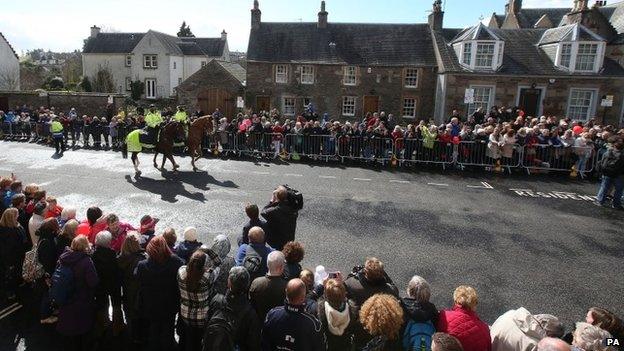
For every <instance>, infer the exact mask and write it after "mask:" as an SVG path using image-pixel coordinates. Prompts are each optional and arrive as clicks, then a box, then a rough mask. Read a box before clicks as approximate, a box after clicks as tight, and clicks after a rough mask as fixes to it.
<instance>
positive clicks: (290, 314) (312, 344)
mask: <svg viewBox="0 0 624 351" xmlns="http://www.w3.org/2000/svg"><path fill="white" fill-rule="evenodd" d="M262 350H263V351H274V350H297V351H320V350H325V341H324V340H323V333H322V332H321V322H319V320H318V319H316V317H314V316H312V315H310V314H309V313H307V312H305V306H293V305H288V304H286V305H285V306H279V307H275V308H274V309H272V310H271V311H269V313H268V314H267V316H266V320H265V322H264V327H263V328H262Z"/></svg>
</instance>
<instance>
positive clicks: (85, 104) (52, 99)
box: [0, 91, 125, 116]
mask: <svg viewBox="0 0 624 351" xmlns="http://www.w3.org/2000/svg"><path fill="white" fill-rule="evenodd" d="M47 94H48V95H47V96H41V94H40V93H39V92H33V91H30V92H0V102H2V101H3V100H4V101H7V103H8V106H9V107H10V108H15V106H22V105H26V106H29V107H30V108H33V109H35V108H39V107H40V106H44V107H52V106H53V107H55V108H56V110H57V111H65V112H67V111H69V110H70V109H71V108H72V107H75V108H76V111H77V112H78V113H79V114H86V115H98V116H100V115H104V114H105V112H106V106H107V103H108V97H109V96H110V95H111V94H103V93H65V92H48V93H47ZM112 96H113V103H114V105H115V109H118V108H119V107H124V106H125V95H120V94H112ZM1 107H2V106H0V108H1Z"/></svg>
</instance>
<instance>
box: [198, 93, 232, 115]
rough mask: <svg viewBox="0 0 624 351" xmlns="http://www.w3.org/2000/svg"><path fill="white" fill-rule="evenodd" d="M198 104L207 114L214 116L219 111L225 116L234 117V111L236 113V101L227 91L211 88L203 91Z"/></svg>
mask: <svg viewBox="0 0 624 351" xmlns="http://www.w3.org/2000/svg"><path fill="white" fill-rule="evenodd" d="M197 102H198V103H199V106H200V107H201V109H202V110H203V111H204V112H206V113H207V114H212V113H213V112H215V111H216V110H217V109H219V111H221V113H222V114H223V115H224V116H227V117H232V115H233V113H234V111H236V110H235V108H236V100H235V99H233V98H232V96H230V94H229V93H228V92H227V91H225V90H223V89H219V88H210V89H206V90H204V91H202V92H201V93H199V95H197Z"/></svg>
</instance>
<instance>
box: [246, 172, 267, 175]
mask: <svg viewBox="0 0 624 351" xmlns="http://www.w3.org/2000/svg"><path fill="white" fill-rule="evenodd" d="M251 173H253V174H262V175H269V174H271V173H270V172H258V171H253V172H251Z"/></svg>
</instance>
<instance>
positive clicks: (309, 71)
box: [301, 65, 314, 85]
mask: <svg viewBox="0 0 624 351" xmlns="http://www.w3.org/2000/svg"><path fill="white" fill-rule="evenodd" d="M301 84H308V85H311V84H314V66H310V65H305V66H301Z"/></svg>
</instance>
